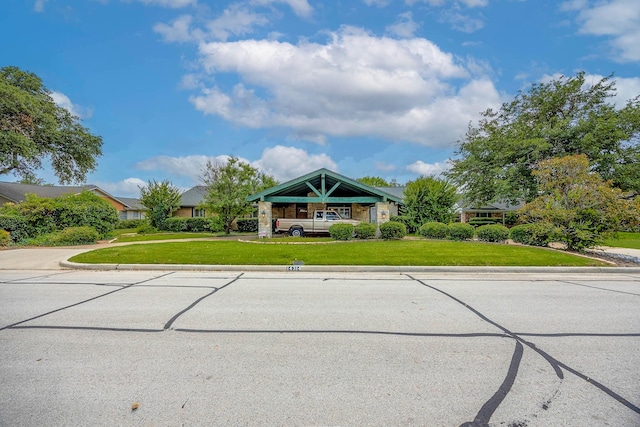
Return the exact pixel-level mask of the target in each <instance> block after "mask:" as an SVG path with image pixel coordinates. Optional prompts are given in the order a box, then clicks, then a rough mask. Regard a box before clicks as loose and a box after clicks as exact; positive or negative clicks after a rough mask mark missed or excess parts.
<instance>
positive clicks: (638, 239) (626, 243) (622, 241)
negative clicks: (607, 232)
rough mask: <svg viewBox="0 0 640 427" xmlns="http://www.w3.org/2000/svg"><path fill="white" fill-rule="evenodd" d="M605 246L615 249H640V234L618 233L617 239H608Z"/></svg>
mask: <svg viewBox="0 0 640 427" xmlns="http://www.w3.org/2000/svg"><path fill="white" fill-rule="evenodd" d="M604 244H605V246H613V247H614V248H630V249H640V233H623V232H619V233H616V236H615V238H611V239H607V240H606V241H605V242H604Z"/></svg>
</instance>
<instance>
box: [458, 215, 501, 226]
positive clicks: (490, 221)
mask: <svg viewBox="0 0 640 427" xmlns="http://www.w3.org/2000/svg"><path fill="white" fill-rule="evenodd" d="M467 224H469V225H473V226H474V227H480V226H482V225H489V224H502V218H479V217H476V218H471V219H470V220H469V221H468V222H467Z"/></svg>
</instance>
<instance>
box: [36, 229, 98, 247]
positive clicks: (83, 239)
mask: <svg viewBox="0 0 640 427" xmlns="http://www.w3.org/2000/svg"><path fill="white" fill-rule="evenodd" d="M99 238H100V235H99V234H98V232H97V231H96V230H95V229H94V228H92V227H69V228H65V229H64V230H62V231H54V232H53V233H48V234H44V235H42V236H38V237H37V238H35V239H33V240H32V241H31V242H30V243H31V244H33V245H37V246H75V245H87V244H92V243H95V242H97V241H98V239H99Z"/></svg>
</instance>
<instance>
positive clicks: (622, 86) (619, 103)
mask: <svg viewBox="0 0 640 427" xmlns="http://www.w3.org/2000/svg"><path fill="white" fill-rule="evenodd" d="M561 77H563V76H562V74H560V73H555V74H552V75H549V74H545V75H543V76H542V78H540V80H539V82H540V83H548V82H550V81H552V80H559V79H560V78H561ZM604 77H605V76H602V75H600V74H585V76H584V81H585V86H591V85H593V84H595V83H598V82H599V81H600V80H602V79H603V78H604ZM613 80H614V81H615V87H616V94H615V96H613V97H612V98H611V101H610V102H611V103H613V104H615V106H616V108H618V109H620V108H624V107H625V106H626V105H627V101H629V100H631V99H633V98H635V97H637V96H638V95H640V77H615V76H614V78H613Z"/></svg>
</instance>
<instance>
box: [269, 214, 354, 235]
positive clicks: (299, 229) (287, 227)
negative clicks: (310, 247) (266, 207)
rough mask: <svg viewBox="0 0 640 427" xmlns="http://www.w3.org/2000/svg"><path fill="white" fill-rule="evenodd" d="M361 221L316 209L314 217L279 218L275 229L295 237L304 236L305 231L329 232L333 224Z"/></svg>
mask: <svg viewBox="0 0 640 427" xmlns="http://www.w3.org/2000/svg"><path fill="white" fill-rule="evenodd" d="M359 223H360V221H357V220H355V219H344V218H342V217H341V216H340V215H338V212H336V211H331V210H321V211H314V212H313V218H311V219H300V218H278V219H276V227H275V231H276V232H277V233H283V232H286V233H289V235H290V236H293V237H301V236H304V234H305V233H323V234H329V227H331V226H332V225H333V224H352V225H354V226H355V225H358V224H359Z"/></svg>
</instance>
